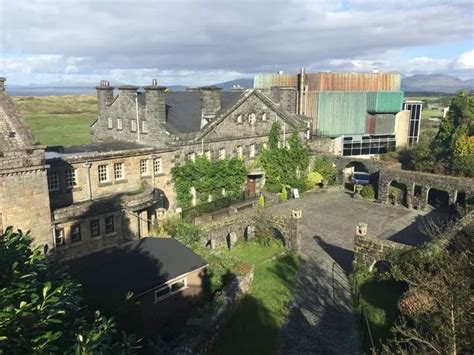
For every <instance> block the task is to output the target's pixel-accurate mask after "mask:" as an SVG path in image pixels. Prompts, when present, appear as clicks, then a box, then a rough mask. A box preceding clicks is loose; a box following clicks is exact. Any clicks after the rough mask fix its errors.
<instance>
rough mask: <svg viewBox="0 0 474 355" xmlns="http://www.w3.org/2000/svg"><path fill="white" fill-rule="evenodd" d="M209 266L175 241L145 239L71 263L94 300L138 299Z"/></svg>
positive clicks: (77, 277) (71, 266)
mask: <svg viewBox="0 0 474 355" xmlns="http://www.w3.org/2000/svg"><path fill="white" fill-rule="evenodd" d="M206 265H207V262H206V261H205V260H204V259H202V258H201V257H200V256H198V255H197V254H195V253H194V252H193V251H192V250H191V249H189V248H187V247H185V246H184V245H183V244H181V243H180V242H178V241H177V240H175V239H172V238H151V237H148V238H143V239H139V240H134V241H131V242H128V243H125V244H122V245H120V246H117V247H114V248H110V249H105V250H102V251H99V252H96V253H94V254H90V255H87V256H84V257H81V258H78V259H75V260H72V261H70V262H68V266H69V269H70V272H71V274H72V275H73V277H74V278H75V279H76V280H77V281H78V282H80V283H81V284H82V285H83V286H84V288H85V290H86V293H87V294H88V296H89V297H91V298H92V299H96V300H98V299H104V298H106V297H109V295H110V296H112V298H115V299H116V298H117V297H123V296H124V295H126V294H127V292H133V294H134V295H135V296H136V295H138V294H140V293H143V292H145V291H148V290H151V289H154V288H156V287H158V286H160V285H162V284H164V283H166V282H167V281H169V280H172V279H174V278H177V277H179V276H181V275H184V274H187V273H189V272H192V271H195V270H197V269H200V268H202V267H204V266H206Z"/></svg>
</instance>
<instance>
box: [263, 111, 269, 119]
mask: <svg viewBox="0 0 474 355" xmlns="http://www.w3.org/2000/svg"><path fill="white" fill-rule="evenodd" d="M267 119H268V117H267V113H266V112H264V113H262V121H266V120H267Z"/></svg>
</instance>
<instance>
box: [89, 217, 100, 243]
mask: <svg viewBox="0 0 474 355" xmlns="http://www.w3.org/2000/svg"><path fill="white" fill-rule="evenodd" d="M99 222H100V221H99V220H98V219H92V220H91V238H96V237H99V236H100V223H99Z"/></svg>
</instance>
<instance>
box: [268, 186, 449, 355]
mask: <svg viewBox="0 0 474 355" xmlns="http://www.w3.org/2000/svg"><path fill="white" fill-rule="evenodd" d="M292 209H302V212H303V216H302V220H301V227H302V229H301V232H302V235H301V257H302V263H301V267H300V270H299V272H298V276H297V280H296V285H295V300H294V303H293V305H292V308H291V311H290V315H289V317H288V320H287V323H286V325H285V327H284V328H283V331H282V333H281V337H280V353H281V354H356V353H358V351H359V339H358V335H357V327H356V320H355V317H354V315H353V311H352V301H351V296H350V291H349V285H348V281H347V277H346V274H348V273H349V272H350V271H351V267H352V257H353V252H352V251H353V246H354V234H355V229H356V225H357V223H359V222H364V223H367V224H368V232H369V234H370V235H372V236H377V237H380V238H387V239H390V240H394V241H398V242H403V243H406V244H411V245H414V244H419V243H422V242H424V241H426V240H427V236H426V235H425V234H424V233H423V226H424V225H425V224H426V222H427V221H429V220H430V219H433V220H438V219H440V218H442V215H439V214H436V213H426V212H421V211H416V210H408V209H405V208H403V207H395V206H388V205H381V204H378V203H374V202H368V201H364V200H359V199H353V198H351V196H350V195H348V194H346V193H344V192H342V191H338V192H328V193H310V194H306V195H305V196H304V198H302V199H298V200H291V201H288V202H286V203H282V204H279V205H276V206H273V207H270V208H269V210H270V211H269V212H270V213H272V214H278V215H285V216H288V215H289V214H290V213H291V210H292ZM333 264H335V265H333ZM333 267H334V269H335V270H336V273H335V276H334V277H333Z"/></svg>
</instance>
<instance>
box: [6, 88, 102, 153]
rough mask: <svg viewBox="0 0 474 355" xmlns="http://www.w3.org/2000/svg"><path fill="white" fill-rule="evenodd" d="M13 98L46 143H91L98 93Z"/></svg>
mask: <svg viewBox="0 0 474 355" xmlns="http://www.w3.org/2000/svg"><path fill="white" fill-rule="evenodd" d="M13 100H14V101H15V103H16V104H17V106H18V108H19V109H20V112H21V114H22V116H23V117H24V118H25V120H26V122H27V123H28V125H29V126H30V127H31V129H32V130H33V133H34V134H35V136H36V137H37V138H38V140H39V141H40V142H41V143H42V144H45V145H64V146H70V145H76V144H86V143H90V134H89V126H90V124H91V123H92V122H93V121H94V120H95V119H96V118H97V100H96V98H95V96H92V95H77V96H35V97H19V96H17V97H13Z"/></svg>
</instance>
